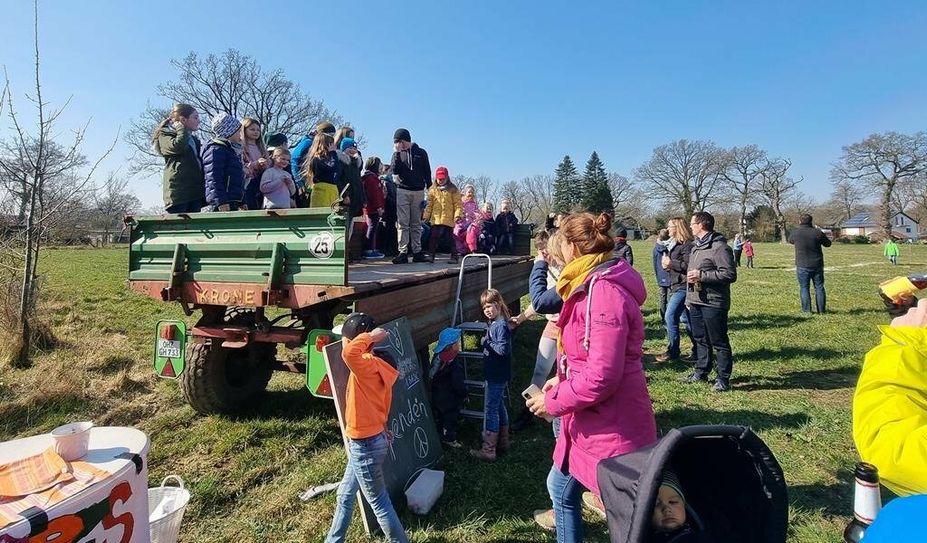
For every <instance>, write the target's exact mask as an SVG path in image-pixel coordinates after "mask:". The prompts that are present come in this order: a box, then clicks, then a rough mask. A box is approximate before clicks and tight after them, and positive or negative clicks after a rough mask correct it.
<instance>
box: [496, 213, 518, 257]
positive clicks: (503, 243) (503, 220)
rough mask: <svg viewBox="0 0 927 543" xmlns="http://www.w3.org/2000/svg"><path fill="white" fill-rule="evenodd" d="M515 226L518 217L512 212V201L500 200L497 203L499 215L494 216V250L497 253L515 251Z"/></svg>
mask: <svg viewBox="0 0 927 543" xmlns="http://www.w3.org/2000/svg"><path fill="white" fill-rule="evenodd" d="M516 227H518V218H517V217H516V216H515V214H514V213H512V202H511V201H509V200H502V203H501V204H499V215H498V216H497V217H496V250H497V251H499V254H504V255H510V254H513V253H515V228H516Z"/></svg>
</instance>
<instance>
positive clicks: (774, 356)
mask: <svg viewBox="0 0 927 543" xmlns="http://www.w3.org/2000/svg"><path fill="white" fill-rule="evenodd" d="M845 356H847V353H845V352H843V351H836V350H834V349H828V348H826V347H825V348H805V347H781V348H778V349H768V348H766V347H763V348H760V349H755V350H752V351H746V352H743V353H738V352H736V351H735V352H734V360H735V361H736V362H760V361H771V362H775V361H779V360H790V359H793V358H812V359H814V360H815V361H818V362H820V361H824V360H835V359H838V358H843V357H845Z"/></svg>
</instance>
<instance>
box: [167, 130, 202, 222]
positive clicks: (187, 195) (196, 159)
mask: <svg viewBox="0 0 927 543" xmlns="http://www.w3.org/2000/svg"><path fill="white" fill-rule="evenodd" d="M191 141H192V142H193V145H191V144H190V142H191ZM154 149H155V151H156V152H157V153H158V154H159V155H161V156H163V157H164V178H163V185H164V187H163V189H164V207H171V206H173V205H177V204H186V203H189V202H195V201H197V200H203V201H205V199H206V185H205V182H204V181H203V163H202V160H201V159H200V140H198V139H197V138H196V137H194V136H193V135H192V134H191V133H190V131H189V130H187V129H186V128H185V127H181V128H180V129H179V130H175V129H174V128H172V127H169V126H165V127H164V128H162V129H161V132H160V133H159V134H158V139H157V140H156V141H155V143H154Z"/></svg>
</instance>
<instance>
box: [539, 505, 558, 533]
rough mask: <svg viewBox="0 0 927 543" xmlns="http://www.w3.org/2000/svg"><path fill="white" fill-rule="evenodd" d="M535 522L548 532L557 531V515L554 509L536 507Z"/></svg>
mask: <svg viewBox="0 0 927 543" xmlns="http://www.w3.org/2000/svg"><path fill="white" fill-rule="evenodd" d="M534 522H536V523H537V525H538V526H540V527H541V528H544V529H545V530H547V531H548V532H556V531H557V517H555V516H554V510H553V509H535V511H534Z"/></svg>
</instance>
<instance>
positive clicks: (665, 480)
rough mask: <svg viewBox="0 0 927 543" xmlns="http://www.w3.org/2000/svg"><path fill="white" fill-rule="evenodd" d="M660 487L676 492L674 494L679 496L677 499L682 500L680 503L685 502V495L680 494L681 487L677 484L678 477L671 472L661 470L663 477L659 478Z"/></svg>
mask: <svg viewBox="0 0 927 543" xmlns="http://www.w3.org/2000/svg"><path fill="white" fill-rule="evenodd" d="M660 479H661V480H660V485H661V486H663V485H665V486H668V487H670V488H672V489H673V490H675V491H676V494H679V497H680V498H682V501H683V502H685V501H686V495H685V494H683V493H682V485H681V484H679V477H677V476H676V474H675V473H673V472H672V471H670V470H668V469H665V470H663V475H662V476H661V477H660Z"/></svg>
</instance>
